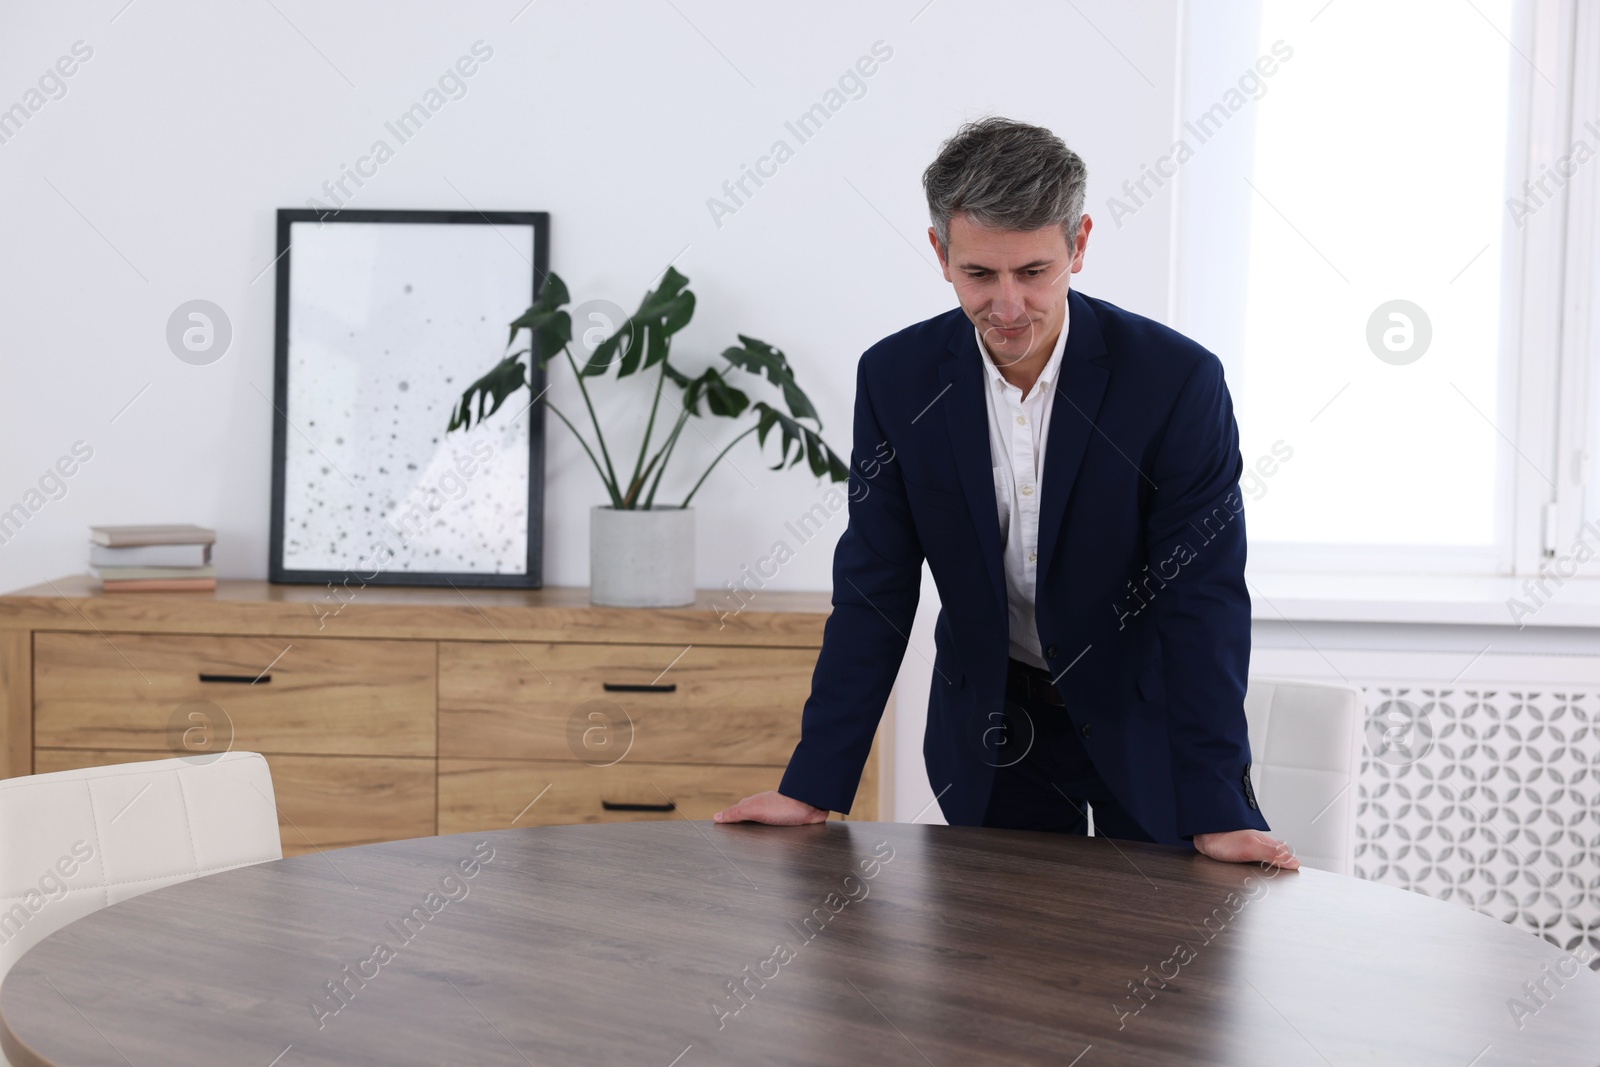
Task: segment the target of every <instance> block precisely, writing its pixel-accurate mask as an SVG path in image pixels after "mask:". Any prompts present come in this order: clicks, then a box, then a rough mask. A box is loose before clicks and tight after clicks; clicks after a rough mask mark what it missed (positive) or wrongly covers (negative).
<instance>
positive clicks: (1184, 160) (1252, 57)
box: [1168, 0, 1600, 574]
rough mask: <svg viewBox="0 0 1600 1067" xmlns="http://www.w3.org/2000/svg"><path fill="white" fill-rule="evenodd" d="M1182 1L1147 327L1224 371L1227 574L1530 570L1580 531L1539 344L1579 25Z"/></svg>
mask: <svg viewBox="0 0 1600 1067" xmlns="http://www.w3.org/2000/svg"><path fill="white" fill-rule="evenodd" d="M1187 8H1188V9H1187V11H1186V15H1185V23H1186V24H1185V27H1184V53H1185V55H1184V61H1185V68H1184V72H1183V78H1182V84H1183V92H1182V96H1181V101H1180V105H1179V111H1180V116H1179V117H1180V129H1179V131H1178V132H1179V139H1180V140H1179V145H1181V144H1184V143H1186V144H1187V145H1188V146H1189V149H1190V150H1189V152H1188V153H1187V154H1185V153H1183V152H1182V149H1181V148H1180V147H1179V145H1174V150H1173V153H1172V156H1173V163H1171V164H1169V165H1168V169H1170V170H1172V171H1174V178H1175V180H1176V182H1177V195H1178V200H1177V224H1176V225H1177V232H1176V242H1175V244H1176V250H1177V251H1176V259H1175V263H1176V265H1175V275H1174V278H1173V283H1174V284H1173V293H1174V307H1173V317H1172V321H1173V322H1174V324H1175V325H1176V326H1177V328H1178V329H1180V330H1182V331H1183V332H1185V333H1187V334H1189V335H1190V336H1192V337H1194V338H1195V339H1196V340H1198V341H1200V343H1202V344H1204V345H1206V346H1207V347H1208V348H1210V349H1211V350H1212V351H1214V352H1216V353H1217V354H1218V355H1219V356H1220V357H1222V359H1223V361H1224V364H1225V366H1226V369H1227V374H1228V381H1229V385H1230V389H1231V390H1232V393H1233V397H1234V403H1235V407H1236V412H1237V415H1238V420H1239V427H1240V434H1241V443H1240V448H1241V452H1242V453H1243V455H1244V460H1245V463H1246V466H1247V467H1248V468H1251V473H1248V474H1247V475H1246V478H1245V482H1244V486H1243V489H1244V492H1245V496H1246V506H1247V515H1248V517H1249V532H1250V541H1251V548H1250V552H1251V563H1252V566H1253V567H1265V568H1269V569H1304V570H1363V571H1384V570H1390V571H1396V570H1404V571H1411V572H1448V573H1479V574H1485V573H1511V572H1513V571H1516V570H1525V571H1532V570H1533V569H1534V568H1535V567H1537V566H1538V565H1539V563H1540V561H1541V560H1544V559H1547V558H1548V553H1549V551H1550V548H1551V545H1552V544H1553V543H1560V541H1561V534H1562V532H1563V530H1565V531H1566V533H1567V536H1568V538H1569V539H1570V538H1571V537H1575V536H1576V535H1577V529H1578V526H1579V523H1580V522H1581V519H1582V517H1583V515H1584V514H1589V515H1595V516H1600V509H1597V507H1596V504H1600V501H1590V502H1589V503H1588V510H1587V512H1585V500H1584V498H1583V494H1582V491H1581V490H1582V485H1581V481H1580V479H1581V478H1582V477H1583V476H1584V474H1585V470H1584V464H1583V462H1582V453H1583V452H1584V451H1585V450H1587V449H1588V448H1589V447H1590V446H1589V442H1588V437H1586V436H1583V437H1581V440H1579V439H1578V438H1577V437H1574V436H1573V435H1574V434H1579V435H1580V436H1581V434H1584V433H1587V432H1588V430H1587V428H1586V426H1585V428H1584V429H1582V430H1579V429H1578V428H1577V427H1576V422H1575V420H1576V421H1583V420H1581V419H1579V416H1581V415H1584V414H1586V412H1587V410H1588V408H1589V407H1590V405H1589V404H1588V403H1586V402H1583V401H1582V400H1581V399H1580V401H1579V402H1577V403H1573V402H1572V400H1571V398H1570V394H1571V392H1572V388H1571V387H1572V386H1573V385H1574V383H1575V382H1577V381H1579V379H1578V378H1576V377H1575V376H1574V375H1575V374H1577V373H1578V372H1579V371H1582V370H1586V364H1587V359H1586V358H1585V356H1584V353H1583V352H1582V351H1581V350H1575V348H1576V349H1582V348H1583V347H1584V346H1583V345H1581V344H1579V342H1578V339H1577V338H1575V337H1574V335H1573V334H1572V332H1571V327H1572V325H1573V324H1572V323H1571V322H1568V323H1566V325H1567V327H1568V329H1567V332H1566V333H1565V334H1563V332H1562V326H1563V320H1562V294H1563V292H1565V291H1569V290H1567V289H1565V288H1564V287H1565V286H1567V285H1569V284H1571V283H1573V282H1574V281H1583V282H1584V283H1585V284H1589V282H1590V280H1591V279H1592V277H1593V276H1594V275H1595V273H1596V272H1595V270H1594V263H1593V258H1594V253H1593V247H1594V246H1593V243H1592V242H1590V243H1589V244H1587V245H1586V246H1585V248H1586V249H1587V250H1588V254H1589V262H1588V263H1587V265H1586V266H1585V267H1584V268H1583V270H1582V271H1581V272H1579V275H1581V278H1580V277H1578V276H1577V275H1574V272H1573V271H1572V270H1571V269H1569V268H1568V264H1567V260H1566V259H1564V258H1563V249H1564V248H1565V247H1566V244H1567V242H1566V241H1565V237H1566V234H1567V232H1568V229H1569V221H1570V217H1569V216H1570V215H1571V211H1572V203H1573V202H1574V201H1572V200H1571V199H1570V198H1571V197H1572V193H1573V190H1574V189H1576V188H1578V185H1577V180H1576V178H1574V177H1573V176H1572V172H1573V169H1574V164H1573V163H1572V162H1571V161H1570V160H1569V161H1567V162H1563V157H1564V156H1573V155H1574V151H1573V142H1574V139H1575V137H1576V135H1577V133H1579V132H1580V131H1581V120H1582V119H1592V120H1593V124H1594V126H1595V129H1594V131H1593V133H1590V134H1588V135H1587V136H1588V142H1589V144H1591V145H1594V146H1596V147H1600V108H1589V109H1588V110H1587V111H1586V110H1585V109H1584V108H1582V107H1580V108H1578V109H1577V110H1576V111H1574V109H1573V108H1572V106H1571V104H1572V99H1573V94H1574V92H1575V91H1581V83H1582V77H1581V74H1582V72H1583V71H1584V70H1585V69H1586V64H1587V67H1594V66H1596V65H1600V64H1597V63H1596V62H1595V61H1594V60H1593V59H1588V60H1587V61H1586V60H1585V57H1583V56H1582V55H1578V56H1577V57H1576V62H1574V53H1573V45H1572V42H1573V41H1574V40H1575V39H1577V38H1578V34H1579V33H1580V32H1582V29H1581V28H1580V27H1578V26H1576V25H1575V23H1576V22H1577V21H1578V20H1585V21H1588V20H1592V19H1594V17H1595V12H1593V11H1592V10H1591V11H1590V12H1588V13H1587V14H1580V13H1576V12H1575V10H1574V6H1570V5H1565V4H1560V3H1544V2H1540V3H1533V2H1526V0H1473V2H1471V3H1466V2H1463V0H1409V2H1407V3H1405V4H1395V3H1392V2H1385V0H1333V2H1332V3H1328V2H1327V0H1307V2H1303V3H1302V2H1295V0H1255V2H1249V0H1245V2H1234V3H1225V4H1209V3H1207V4H1201V3H1192V4H1189V5H1187ZM1587 32H1589V34H1590V36H1591V39H1592V38H1594V37H1595V33H1596V30H1595V29H1594V28H1590V29H1588V31H1587ZM1574 114H1577V115H1579V118H1580V121H1579V122H1578V123H1577V124H1574V123H1573V122H1572V120H1571V118H1570V116H1571V115H1574ZM1596 166H1597V167H1600V163H1597V164H1596ZM1579 177H1584V175H1582V174H1581V173H1580V174H1579ZM1529 182H1531V183H1532V184H1525V183H1529ZM1591 228H1592V227H1591ZM1568 258H1570V257H1568ZM1590 287H1591V288H1592V285H1590ZM1594 295H1597V296H1600V293H1596V294H1594ZM1588 299H1589V297H1588V295H1587V294H1586V295H1585V304H1586V302H1587V300H1588ZM1568 303H1569V304H1570V303H1571V302H1570V301H1569V302H1568ZM1582 380H1583V382H1584V385H1583V388H1584V390H1585V392H1584V394H1583V395H1584V397H1587V388H1588V386H1587V379H1586V378H1585V379H1582ZM1563 382H1565V383H1566V386H1567V388H1566V389H1563V387H1562V386H1563ZM1595 388H1596V392H1597V394H1600V383H1597V385H1596V387H1595ZM1563 397H1567V399H1566V404H1565V406H1567V407H1570V408H1572V409H1573V410H1572V411H1570V412H1565V413H1564V412H1563V410H1562V409H1563ZM1594 421H1595V422H1596V424H1597V426H1596V429H1595V431H1594V434H1595V436H1596V437H1597V443H1600V420H1594ZM1564 437H1565V438H1571V439H1572V440H1571V441H1569V442H1567V443H1563V438H1564ZM1563 458H1565V459H1566V460H1567V462H1559V461H1560V460H1562V459H1563ZM1564 484H1565V485H1566V486H1567V488H1566V489H1565V490H1563V488H1562V486H1563V485H1564ZM1594 544H1595V548H1596V549H1600V533H1597V534H1596V536H1595V539H1594Z"/></svg>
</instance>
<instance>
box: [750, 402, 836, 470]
mask: <svg viewBox="0 0 1600 1067" xmlns="http://www.w3.org/2000/svg"><path fill="white" fill-rule="evenodd" d="M755 410H756V412H757V413H759V415H760V419H759V421H758V422H757V423H756V440H757V441H758V442H760V443H761V445H762V446H765V445H766V443H767V433H768V432H769V431H770V430H771V429H772V428H773V427H774V426H776V427H778V429H779V430H780V431H781V432H782V434H783V439H782V443H781V446H780V447H779V452H780V453H781V455H780V456H779V458H778V462H776V463H774V464H773V465H772V468H771V469H772V470H775V471H776V470H782V469H783V468H785V467H792V466H794V465H795V464H796V463H799V462H800V459H801V457H802V456H803V457H804V458H805V460H806V462H808V463H809V464H810V465H811V473H812V474H815V475H816V476H817V477H818V478H828V479H829V480H831V481H835V482H842V481H844V480H845V479H847V478H849V477H850V465H849V464H848V463H846V462H845V461H844V460H842V459H840V458H839V455H838V453H836V452H835V451H834V450H833V449H831V448H829V447H828V442H826V441H824V440H823V439H822V435H821V434H819V433H817V432H816V431H815V430H813V429H812V428H811V427H809V426H805V425H802V424H801V423H798V422H796V421H795V420H794V419H791V418H790V417H789V416H787V415H785V414H784V413H783V412H781V411H779V410H778V409H777V408H775V407H773V406H772V405H771V404H768V403H767V402H766V401H764V400H762V401H757V402H756V405H755ZM791 450H792V451H793V455H790V452H791Z"/></svg>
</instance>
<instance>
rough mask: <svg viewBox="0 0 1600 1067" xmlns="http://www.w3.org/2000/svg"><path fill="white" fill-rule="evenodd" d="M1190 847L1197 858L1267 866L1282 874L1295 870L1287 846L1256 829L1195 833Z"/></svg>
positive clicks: (1296, 863)
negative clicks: (1201, 856)
mask: <svg viewBox="0 0 1600 1067" xmlns="http://www.w3.org/2000/svg"><path fill="white" fill-rule="evenodd" d="M1194 847H1195V850H1196V851H1198V852H1199V853H1200V854H1201V855H1204V856H1210V857H1211V858H1212V859H1214V860H1221V861H1222V862H1223V863H1270V864H1272V865H1273V866H1274V867H1282V868H1283V869H1284V870H1286V871H1292V870H1296V869H1298V868H1299V866H1300V861H1299V860H1297V859H1295V858H1294V852H1293V850H1292V849H1290V848H1289V846H1288V845H1286V844H1284V843H1283V842H1282V841H1279V840H1278V839H1277V838H1275V837H1273V836H1271V835H1270V834H1264V833H1262V832H1261V831H1260V830H1227V831H1224V832H1222V833H1216V834H1195V835H1194Z"/></svg>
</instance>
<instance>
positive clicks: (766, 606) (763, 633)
mask: <svg viewBox="0 0 1600 1067" xmlns="http://www.w3.org/2000/svg"><path fill="white" fill-rule="evenodd" d="M745 597H746V599H745V602H744V607H743V608H742V610H741V609H740V605H739V601H738V600H737V599H735V598H734V597H733V595H732V594H729V593H725V592H718V591H716V590H700V591H699V592H698V593H697V594H696V597H695V602H694V603H693V604H691V605H688V606H685V607H681V608H608V607H596V606H595V605H592V604H590V603H589V590H588V589H586V588H569V587H555V588H547V589H468V588H465V587H463V588H460V589H431V588H430V589H423V588H413V587H404V586H375V585H369V586H359V585H356V584H353V583H352V585H351V586H350V587H349V588H343V587H337V588H336V587H330V586H326V585H272V584H270V583H268V582H260V581H238V580H230V579H224V580H220V581H218V582H217V589H216V592H214V593H211V592H207V593H106V592H104V591H103V590H102V589H101V588H100V584H99V582H97V581H96V580H95V579H94V578H91V577H89V576H88V575H73V576H71V577H67V578H58V579H55V580H54V581H47V582H45V583H44V584H42V585H36V586H32V587H30V588H28V589H21V590H18V591H17V592H14V593H10V594H7V595H4V596H0V630H73V631H84V630H87V631H103V632H107V633H200V634H211V633H228V634H274V635H284V636H291V637H293V636H300V637H391V638H393V637H400V638H406V637H409V638H419V639H427V640H461V641H482V640H510V641H595V642H606V643H625V644H706V645H762V646H784V647H795V648H818V647H820V646H821V644H822V628H823V623H824V622H825V621H826V620H827V617H828V613H829V611H830V610H831V609H830V597H829V595H828V594H827V593H790V592H773V591H768V590H759V591H756V592H755V593H754V594H749V593H746V594H745Z"/></svg>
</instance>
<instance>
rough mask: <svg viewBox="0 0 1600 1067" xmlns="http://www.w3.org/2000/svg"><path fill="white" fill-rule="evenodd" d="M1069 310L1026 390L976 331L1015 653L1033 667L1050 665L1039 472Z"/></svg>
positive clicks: (1013, 654)
mask: <svg viewBox="0 0 1600 1067" xmlns="http://www.w3.org/2000/svg"><path fill="white" fill-rule="evenodd" d="M1070 319H1071V311H1070V310H1069V311H1068V312H1067V315H1066V317H1065V318H1063V319H1062V321H1061V336H1060V337H1058V338H1056V344H1055V348H1054V349H1053V350H1052V351H1051V353H1050V360H1049V362H1047V363H1046V364H1045V365H1044V370H1043V371H1042V372H1041V373H1040V374H1039V380H1038V381H1037V382H1035V383H1034V386H1033V388H1032V389H1030V390H1028V395H1027V397H1026V398H1024V397H1023V395H1022V390H1021V389H1018V388H1017V387H1016V386H1014V385H1012V384H1011V383H1010V382H1008V381H1006V380H1005V378H1003V377H1001V375H1000V371H999V369H998V368H997V367H996V366H995V365H994V358H993V357H992V356H990V354H989V350H988V348H987V347H985V346H984V343H983V334H982V333H981V332H979V331H978V329H977V327H973V332H975V333H977V335H978V351H979V352H981V353H983V357H984V358H983V366H984V369H985V370H986V371H987V372H988V382H989V387H988V390H987V391H986V393H985V396H986V397H987V399H988V410H989V457H990V459H991V460H992V463H991V466H992V467H993V469H994V500H995V508H996V510H997V511H998V513H999V516H1000V544H1001V558H1002V562H1003V563H1004V570H1005V579H1006V618H1007V622H1008V624H1009V627H1010V631H1011V633H1010V638H1011V656H1012V657H1013V658H1014V659H1018V660H1021V661H1022V662H1023V663H1031V664H1032V665H1033V666H1035V667H1048V665H1047V664H1046V663H1045V661H1044V656H1043V654H1042V652H1041V649H1040V647H1039V627H1038V625H1037V623H1035V622H1034V618H1033V600H1034V589H1035V588H1036V586H1037V584H1038V578H1039V574H1038V568H1039V562H1038V561H1039V497H1040V492H1039V490H1040V485H1039V477H1040V475H1041V474H1043V473H1044V446H1045V443H1046V441H1047V440H1048V439H1049V429H1050V409H1051V407H1052V404H1051V401H1052V400H1053V399H1054V398H1055V395H1056V377H1057V375H1058V374H1059V373H1060V370H1061V353H1062V352H1063V351H1064V350H1065V348H1066V345H1067V327H1068V325H1069V324H1070Z"/></svg>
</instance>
